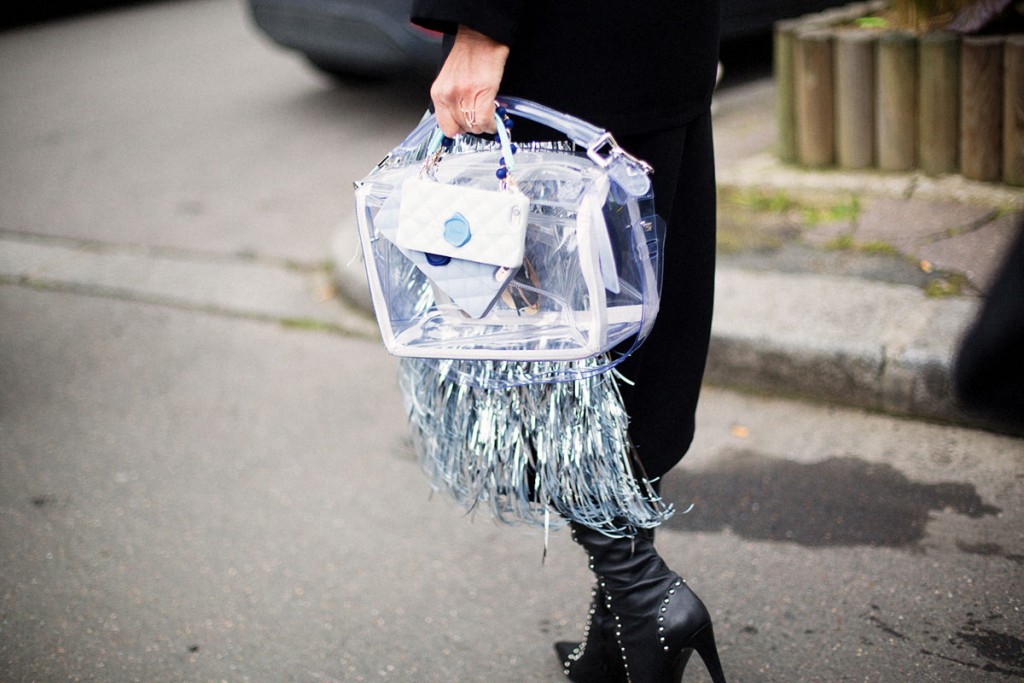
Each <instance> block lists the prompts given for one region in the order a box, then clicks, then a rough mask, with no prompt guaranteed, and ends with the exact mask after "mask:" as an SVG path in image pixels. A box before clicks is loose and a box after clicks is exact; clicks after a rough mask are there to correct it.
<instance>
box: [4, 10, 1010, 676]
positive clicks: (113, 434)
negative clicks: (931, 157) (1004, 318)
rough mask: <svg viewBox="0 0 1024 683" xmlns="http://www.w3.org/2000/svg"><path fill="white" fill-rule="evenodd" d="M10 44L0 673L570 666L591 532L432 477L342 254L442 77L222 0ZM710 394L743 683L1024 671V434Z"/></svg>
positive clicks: (11, 36) (688, 490)
mask: <svg viewBox="0 0 1024 683" xmlns="http://www.w3.org/2000/svg"><path fill="white" fill-rule="evenodd" d="M0 65H2V67H0V159H2V160H3V162H2V163H0V680H2V681H5V682H6V681H11V682H12V683H20V682H22V681H76V680H95V681H117V682H119V681H144V682H146V683H150V682H160V681H256V682H261V683H262V682H267V683H277V682H281V681H297V682H303V683H305V682H310V683H321V682H327V681H373V680H394V681H403V682H405V681H411V682H418V681H423V682H442V681H459V682H467V683H468V682H475V681H480V682H485V681H486V682H493V681H499V682H506V681H507V682H510V683H511V682H517V681H544V682H548V681H550V682H552V683H554V682H555V681H560V680H564V678H563V677H562V675H561V672H560V667H559V665H558V663H557V662H556V660H555V658H554V656H553V654H552V651H551V649H550V643H551V642H552V641H554V640H558V639H565V638H571V637H574V636H576V635H578V634H579V633H580V629H581V626H582V621H583V617H584V614H585V609H586V603H587V600H588V598H589V581H590V579H589V577H588V574H587V571H586V568H585V565H584V557H583V554H582V552H581V551H580V550H578V549H577V548H576V547H574V546H573V544H572V543H571V541H570V540H569V538H568V535H567V534H561V533H559V534H555V535H554V536H553V538H552V541H551V546H550V549H549V551H548V555H547V559H546V561H545V562H544V563H543V564H542V562H541V555H542V548H543V538H542V536H541V535H540V534H538V533H536V532H522V531H519V530H513V529H509V528H505V527H499V526H497V525H495V524H494V523H492V522H491V521H490V520H489V519H487V518H486V517H485V516H479V517H477V518H475V519H473V518H467V516H466V515H465V514H464V513H463V512H462V511H461V510H458V509H456V508H455V507H454V506H453V505H452V504H450V503H449V502H448V501H447V500H446V499H444V497H443V496H438V495H435V496H433V497H431V495H430V491H429V487H428V486H427V484H426V482H425V480H424V479H423V477H422V476H421V474H420V473H419V471H418V467H417V465H416V463H415V462H414V460H413V455H412V450H411V446H410V444H409V441H408V437H407V432H406V429H405V426H404V418H403V411H402V406H401V398H400V396H399V394H398V391H397V388H396V384H395V380H394V370H395V365H394V361H393V359H391V358H389V357H388V356H387V354H386V353H385V352H384V351H383V349H382V348H381V346H380V344H379V343H378V342H377V341H376V339H375V338H374V337H373V334H372V325H369V324H368V321H367V320H366V319H365V318H364V317H360V314H359V313H358V312H355V311H353V310H351V309H349V308H347V307H345V306H344V304H343V303H342V302H339V301H337V300H336V299H332V298H330V296H329V291H327V289H326V287H327V286H326V285H325V284H324V283H323V281H322V278H321V276H322V274H323V273H322V270H321V269H320V265H321V264H322V263H323V262H324V261H325V260H326V258H327V253H328V249H329V246H328V245H329V242H330V240H331V239H332V236H333V234H334V232H335V226H336V225H337V223H338V222H339V221H340V220H342V219H343V217H344V216H347V215H348V214H349V212H350V211H351V195H350V191H349V187H350V184H351V181H352V180H354V179H356V178H358V177H361V176H362V175H363V174H364V173H365V172H366V170H367V169H368V168H370V167H371V166H372V165H373V163H375V162H376V161H377V159H378V158H379V157H380V156H381V155H382V154H383V153H384V151H386V149H388V147H389V146H390V145H391V144H392V143H393V142H394V141H395V140H396V139H398V137H399V136H400V135H401V134H402V133H404V132H405V131H406V130H407V129H408V128H410V127H411V126H412V125H413V123H414V122H415V120H416V119H417V118H418V114H419V112H420V111H421V110H422V109H423V106H424V104H425V100H424V97H425V95H424V93H423V92H422V91H421V89H420V87H419V86H418V85H417V84H408V83H407V84H401V83H399V84H390V85H385V86H367V85H364V86H360V87H356V86H352V85H348V86H338V85H336V84H331V83H329V82H327V81H325V80H322V79H321V78H319V77H318V76H316V75H315V74H313V73H312V72H311V71H309V70H308V69H306V67H305V66H304V65H303V64H302V63H301V61H300V60H298V59H296V58H294V57H292V56H290V55H286V54H284V53H281V52H280V51H278V50H276V49H274V48H273V47H271V46H269V45H268V44H267V43H266V42H264V41H263V40H262V39H261V38H260V37H259V36H257V35H256V34H255V33H254V32H253V30H252V29H251V28H250V26H249V24H248V22H247V18H246V17H245V14H244V6H243V5H241V4H239V3H235V2H228V1H224V0H202V1H187V2H174V3H168V4H158V5H149V6H142V7H138V8H129V9H124V10H119V11H116V12H111V13H106V14H101V15H96V16H92V17H84V18H78V19H74V20H70V21H66V22H61V23H56V24H52V25H47V26H40V27H35V28H29V29H22V30H18V31H15V32H10V33H6V34H0ZM69 269H70V270H73V272H74V276H70V275H62V276H61V277H56V276H54V277H52V278H50V279H47V278H46V277H45V275H46V274H47V273H51V274H52V273H67V272H70V270H69ZM26 273H28V275H26ZM274 278H280V280H273V279H274ZM268 280H273V281H275V282H278V281H279V282H282V283H285V284H284V285H282V286H281V287H279V288H278V289H279V290H281V291H282V292H283V293H282V294H281V298H280V300H275V301H273V302H270V303H267V302H266V300H265V297H263V296H262V295H261V296H257V297H248V298H247V297H246V296H245V295H246V294H251V293H252V292H257V293H259V291H260V290H259V284H260V283H261V282H266V281H268ZM197 283H199V284H200V285H201V286H200V287H198V289H199V290H200V291H199V292H198V293H197V286H196V285H197ZM311 307H312V308H313V309H315V310H316V311H320V312H322V316H323V318H324V319H326V320H328V321H332V324H331V325H315V324H302V321H308V320H309V319H311V318H315V317H316V315H319V313H318V314H316V315H315V314H313V313H310V312H309V310H310V308H311ZM291 311H295V312H296V313H295V314H291V313H290V312H291ZM699 424H700V428H699V435H698V439H697V442H696V443H695V445H694V448H693V450H692V452H691V455H689V456H688V457H687V458H686V460H685V461H684V463H683V465H682V466H681V467H679V468H677V469H676V470H675V471H673V472H672V473H670V475H669V476H668V477H667V478H666V482H665V493H666V494H667V495H668V496H670V497H671V498H673V499H675V501H676V502H677V504H678V505H680V507H683V508H685V507H686V506H687V505H688V504H689V503H690V502H693V503H694V504H695V507H694V510H693V511H692V512H690V513H689V514H687V515H678V516H676V517H675V518H673V520H671V521H670V523H669V524H667V525H666V527H665V528H664V529H663V530H662V531H661V532H660V534H659V545H660V546H661V548H662V552H663V554H664V555H665V557H666V558H667V559H668V561H669V562H670V564H672V565H673V566H674V567H676V568H677V569H678V570H679V571H680V573H682V574H683V575H684V576H686V577H687V578H688V580H689V582H690V584H691V585H692V586H693V587H694V589H695V590H696V591H697V592H698V593H700V594H701V596H702V597H703V598H704V599H705V601H706V602H708V604H709V605H710V607H711V609H712V611H713V613H714V615H715V618H716V632H717V633H718V636H719V640H720V647H721V649H722V657H723V660H724V663H725V666H726V670H727V673H728V674H729V676H730V680H731V681H734V682H735V681H739V682H741V683H743V682H753V681H760V682H773V681H777V682H779V683H783V682H785V683H792V682H794V681H799V682H804V681H807V682H819V681H829V682H831V681H886V682H888V681H900V680H907V681H929V682H940V683H953V682H957V683H959V682H969V683H970V682H975V681H977V682H988V681H1004V680H1008V679H1012V678H1020V677H1024V648H1022V634H1024V616H1022V614H1021V597H1022V590H1021V588H1022V565H1024V535H1022V532H1021V529H1022V528H1024V524H1022V522H1024V519H1022V517H1024V507H1022V504H1021V494H1022V491H1024V467H1022V465H1024V446H1022V442H1021V441H1020V440H1017V439H1011V438H1007V437H1003V436H998V435H994V434H990V433H986V432H980V431H972V430H966V429H961V428H954V427H948V426H943V425H938V424H925V423H919V422H911V421H905V420H896V419H891V418H888V417H885V416H881V415H871V414H865V413H861V412H856V411H848V410H840V409H836V408H831V407H828V406H821V405H810V404H806V403H797V402H791V401H786V400H781V399H773V398H768V397H757V396H743V395H738V394H734V393H728V392H723V391H719V390H715V389H708V390H707V391H706V392H705V395H704V400H703V402H702V406H701V409H700V423H699ZM705 676H706V675H705V673H704V671H703V670H702V669H701V668H700V667H699V665H697V662H696V660H695V662H694V665H691V667H690V670H689V671H688V672H687V676H686V681H688V682H691V683H692V682H696V681H702V680H706V677H705Z"/></svg>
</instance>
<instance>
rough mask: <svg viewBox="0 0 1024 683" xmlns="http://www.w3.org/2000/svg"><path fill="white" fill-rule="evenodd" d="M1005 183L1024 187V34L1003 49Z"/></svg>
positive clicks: (1013, 38) (1008, 40)
mask: <svg viewBox="0 0 1024 683" xmlns="http://www.w3.org/2000/svg"><path fill="white" fill-rule="evenodd" d="M1003 86H1004V92H1003V182H1004V183H1006V184H1007V185H1017V186H1024V35H1021V34H1017V35H1013V36H1010V37H1009V38H1007V39H1006V45H1005V47H1004V48H1003Z"/></svg>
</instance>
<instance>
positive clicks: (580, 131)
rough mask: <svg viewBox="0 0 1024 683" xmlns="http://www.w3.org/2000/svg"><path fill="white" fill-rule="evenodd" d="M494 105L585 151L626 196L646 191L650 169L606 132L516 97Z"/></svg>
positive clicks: (505, 98)
mask: <svg viewBox="0 0 1024 683" xmlns="http://www.w3.org/2000/svg"><path fill="white" fill-rule="evenodd" d="M498 103H499V105H500V106H503V107H505V109H506V110H507V111H508V112H509V113H510V114H516V115H517V116H522V117H523V118H525V119H529V120H531V121H533V122H534V123H539V124H541V125H542V126H547V127H548V128H552V129H554V130H557V131H559V132H560V133H564V134H565V135H566V136H567V137H568V138H569V139H570V140H572V141H573V142H574V143H576V144H577V145H579V146H580V147H582V148H584V149H585V150H587V156H588V157H589V158H590V160H591V161H593V162H594V163H595V164H597V165H598V166H600V167H601V168H604V169H607V171H608V173H609V175H610V176H611V177H612V179H613V180H614V181H615V182H616V183H618V184H619V185H620V186H622V187H623V188H624V189H625V190H627V191H628V192H630V194H632V195H634V196H637V197H639V196H642V195H644V194H646V193H647V190H648V189H650V179H649V178H648V177H647V176H649V175H650V174H651V173H653V172H654V169H653V168H651V166H650V164H648V163H647V162H646V161H643V160H641V159H637V158H636V157H635V156H633V155H632V154H630V153H629V152H627V151H626V150H624V149H622V148H621V147H619V143H617V142H616V141H615V138H614V137H612V134H611V133H609V132H608V131H607V130H604V129H603V128H598V127H597V126H595V125H593V124H591V123H588V122H586V121H584V120H583V119H578V118H576V117H575V116H571V115H569V114H563V113H562V112H560V111H557V110H555V109H551V108H550V107H545V106H544V105H542V104H537V103H536V102H531V101H530V100H524V99H522V98H519V97H499V98H498Z"/></svg>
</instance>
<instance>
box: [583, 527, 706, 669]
mask: <svg viewBox="0 0 1024 683" xmlns="http://www.w3.org/2000/svg"><path fill="white" fill-rule="evenodd" d="M572 526H573V531H574V534H573V538H574V540H575V541H576V542H577V543H579V544H580V545H582V546H583V548H584V549H585V550H586V551H587V554H588V555H589V557H590V566H591V568H592V569H593V571H594V574H596V575H597V577H598V586H599V590H600V591H601V592H603V593H604V596H605V605H606V607H607V608H608V610H609V612H610V613H611V615H612V619H613V620H614V623H615V627H616V629H615V637H616V641H617V644H618V646H619V652H620V654H621V656H622V663H623V668H624V669H625V671H626V680H627V681H629V683H679V682H680V681H682V678H683V670H684V669H685V668H686V664H687V662H688V661H689V658H690V655H691V654H692V653H693V651H694V650H696V651H697V654H699V655H700V657H701V659H702V660H703V661H704V665H705V666H706V667H707V669H708V672H709V673H710V674H711V678H712V680H713V681H714V683H725V675H724V674H723V673H722V665H721V662H720V661H719V658H718V650H717V648H716V646H715V635H714V630H713V629H712V626H711V616H710V614H708V610H707V608H706V607H705V606H704V603H702V602H701V601H700V598H698V597H697V596H696V594H694V592H693V591H692V590H690V588H689V586H687V585H686V583H685V582H684V581H683V580H682V579H681V578H680V577H679V575H678V574H676V573H675V572H673V571H672V570H671V569H669V568H668V566H667V565H666V564H665V562H664V560H662V559H661V556H660V555H658V552H657V551H656V550H655V549H654V544H653V542H652V540H651V536H650V535H649V534H647V533H645V532H643V531H641V532H640V533H639V534H638V535H637V536H636V538H632V539H631V538H609V537H608V536H605V535H604V534H602V533H601V532H599V531H594V530H593V529H590V528H588V527H584V526H582V525H580V524H576V523H573V524H572Z"/></svg>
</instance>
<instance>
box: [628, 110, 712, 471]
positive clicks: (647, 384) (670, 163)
mask: <svg viewBox="0 0 1024 683" xmlns="http://www.w3.org/2000/svg"><path fill="white" fill-rule="evenodd" d="M618 142H619V144H620V145H622V147H623V148H624V149H626V150H627V151H629V152H630V153H631V154H634V155H635V156H637V157H639V158H640V159H643V160H645V161H647V162H648V163H649V164H651V166H653V167H654V174H653V175H652V176H651V180H652V182H653V184H654V201H655V205H656V207H657V210H658V213H659V215H661V217H662V218H664V219H665V220H666V222H667V224H668V227H667V237H666V240H665V245H664V249H663V258H664V279H663V284H662V294H661V310H660V311H659V313H658V318H657V321H656V322H655V325H654V329H653V330H652V332H651V334H650V336H649V337H648V338H647V341H646V342H645V343H644V345H643V346H642V347H641V348H640V349H639V350H638V351H637V352H636V353H634V354H633V355H632V356H630V357H629V358H627V359H626V360H625V361H623V363H622V364H621V365H620V366H619V369H620V371H621V372H622V374H623V375H624V376H625V377H627V378H628V379H629V380H630V381H631V382H632V384H627V383H622V391H623V397H624V399H625V402H626V408H627V410H628V412H629V416H630V436H631V438H632V440H633V443H634V445H635V446H636V449H637V452H638V453H639V456H640V461H641V463H642V464H643V466H644V470H645V473H646V475H647V477H649V478H652V479H654V478H657V477H661V476H662V475H663V474H665V473H666V472H668V471H669V470H670V469H672V468H673V467H674V466H675V465H676V464H677V463H678V462H679V461H680V460H681V459H682V458H683V456H684V455H685V454H686V452H687V450H688V449H689V447H690V443H691V442H692V441H693V435H694V430H695V419H696V415H695V414H696V410H697V399H698V396H699V394H700V386H701V381H702V379H703V377H704V366H705V362H706V360H707V353H708V342H709V340H710V337H711V315H712V310H713V306H714V284H715V228H716V192H715V158H714V145H713V141H712V137H711V114H710V112H707V113H706V114H705V115H703V116H701V117H700V118H698V119H696V120H694V121H692V122H691V123H690V124H688V125H687V126H685V127H682V128H674V129H671V130H664V131H658V132H654V133H647V134H642V135H634V136H625V137H622V138H618Z"/></svg>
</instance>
